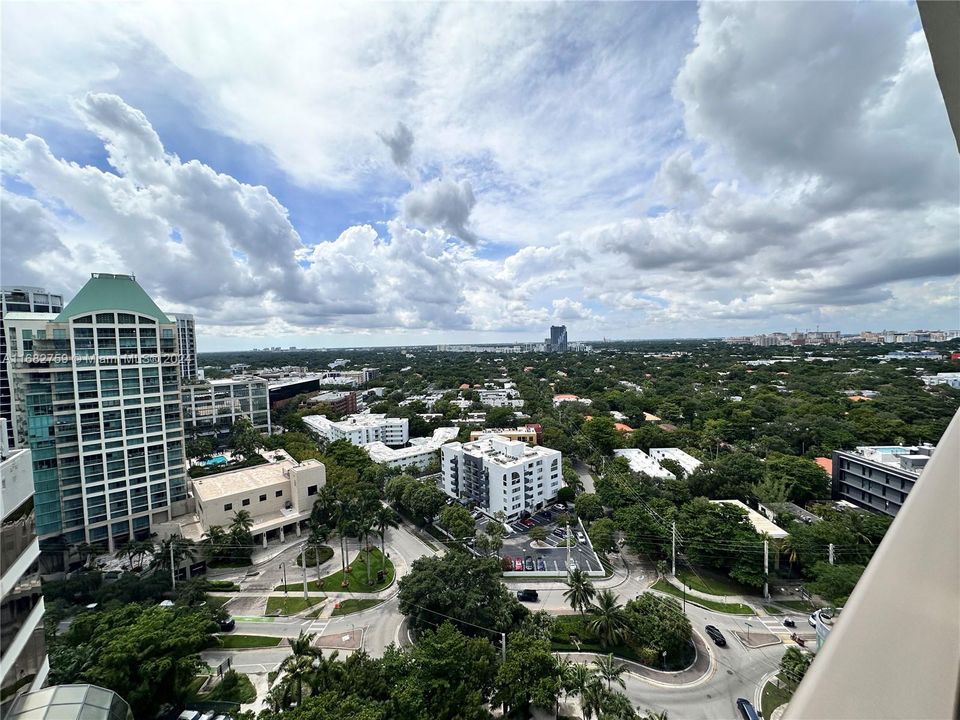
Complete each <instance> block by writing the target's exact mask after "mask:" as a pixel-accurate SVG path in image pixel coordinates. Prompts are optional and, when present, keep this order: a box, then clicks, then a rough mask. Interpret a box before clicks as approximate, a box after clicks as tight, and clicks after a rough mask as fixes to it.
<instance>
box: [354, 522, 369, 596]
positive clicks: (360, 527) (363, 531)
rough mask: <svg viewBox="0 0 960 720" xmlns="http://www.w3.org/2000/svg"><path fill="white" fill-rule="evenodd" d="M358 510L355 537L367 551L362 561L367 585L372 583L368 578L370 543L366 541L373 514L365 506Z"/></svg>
mask: <svg viewBox="0 0 960 720" xmlns="http://www.w3.org/2000/svg"><path fill="white" fill-rule="evenodd" d="M358 510H359V514H358V515H357V520H356V525H355V529H356V532H357V537H358V538H359V539H360V541H361V542H362V543H363V547H364V548H366V551H367V559H366V562H365V563H364V564H365V565H366V566H367V585H373V580H372V579H371V578H370V544H369V543H368V539H369V537H370V533H371V532H372V531H373V515H372V514H371V513H369V512H367V511H366V508H363V507H360V508H358Z"/></svg>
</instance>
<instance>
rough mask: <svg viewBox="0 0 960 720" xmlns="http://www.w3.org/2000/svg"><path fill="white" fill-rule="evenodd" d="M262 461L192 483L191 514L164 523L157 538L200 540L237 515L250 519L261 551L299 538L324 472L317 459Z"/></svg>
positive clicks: (282, 455) (274, 456)
mask: <svg viewBox="0 0 960 720" xmlns="http://www.w3.org/2000/svg"><path fill="white" fill-rule="evenodd" d="M268 457H269V459H270V462H268V463H266V464H264V465H257V466H255V467H250V468H243V469H241V470H233V471H230V472H224V473H219V474H217V475H210V476H208V477H204V478H196V479H194V480H193V482H192V485H193V498H194V501H195V512H194V513H192V514H188V515H181V516H180V517H176V518H174V519H173V520H172V521H171V522H170V523H164V525H163V527H162V528H161V529H159V530H160V531H161V535H163V536H165V537H166V536H170V535H175V534H179V535H182V536H183V537H185V538H190V539H193V540H200V538H202V537H203V534H204V533H205V532H207V531H208V530H209V529H210V528H211V527H214V526H215V525H219V526H220V527H223V528H226V527H228V526H229V525H230V523H231V521H232V520H233V517H234V514H235V513H236V512H237V511H239V510H246V511H247V512H249V513H250V516H251V517H252V518H253V527H252V528H251V530H250V532H251V534H252V535H253V539H254V542H257V543H260V544H262V545H263V546H264V547H266V545H267V542H268V540H276V539H279V540H280V542H283V541H284V540H285V539H286V536H287V535H289V534H291V533H294V534H296V535H297V536H299V535H300V534H301V527H302V525H303V524H304V523H305V522H306V521H307V520H309V518H310V510H311V509H312V508H313V502H314V498H315V496H316V494H317V492H319V490H320V488H321V487H323V486H324V485H325V484H326V482H327V470H326V468H325V467H324V465H323V463H322V462H320V461H319V460H305V461H304V462H302V463H298V462H297V461H296V460H294V459H293V458H292V457H290V455H288V454H287V453H286V452H284V451H283V450H277V451H271V452H269V453H268Z"/></svg>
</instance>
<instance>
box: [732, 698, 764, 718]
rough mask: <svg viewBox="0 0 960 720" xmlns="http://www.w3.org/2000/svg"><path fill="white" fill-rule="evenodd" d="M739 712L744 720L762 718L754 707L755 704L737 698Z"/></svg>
mask: <svg viewBox="0 0 960 720" xmlns="http://www.w3.org/2000/svg"><path fill="white" fill-rule="evenodd" d="M737 710H739V711H740V714H741V715H742V716H743V720H760V716H759V715H758V714H757V711H756V710H755V709H754V707H753V703H752V702H750V701H749V700H747V699H746V698H737Z"/></svg>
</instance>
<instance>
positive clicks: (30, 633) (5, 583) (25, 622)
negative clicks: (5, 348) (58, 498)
mask: <svg viewBox="0 0 960 720" xmlns="http://www.w3.org/2000/svg"><path fill="white" fill-rule="evenodd" d="M6 425H7V422H6V420H5V419H4V420H0V426H2V427H0V429H3V430H6ZM0 476H2V478H3V483H2V486H0V521H2V524H0V715H2V714H4V711H5V710H6V709H7V707H8V705H7V703H9V702H11V701H12V700H13V697H14V696H15V695H16V694H17V693H18V692H22V691H27V690H31V689H36V688H39V687H40V686H41V685H43V683H44V681H45V680H46V676H47V670H48V668H49V665H48V663H47V648H46V642H45V640H44V635H43V612H44V608H43V595H42V594H41V592H40V575H39V573H38V569H37V559H38V558H39V557H40V543H39V542H38V540H37V532H36V526H35V523H34V518H33V502H32V500H33V470H32V463H31V458H30V451H29V450H26V449H18V450H11V449H10V448H9V446H8V445H7V442H6V434H5V433H4V434H3V436H2V437H0Z"/></svg>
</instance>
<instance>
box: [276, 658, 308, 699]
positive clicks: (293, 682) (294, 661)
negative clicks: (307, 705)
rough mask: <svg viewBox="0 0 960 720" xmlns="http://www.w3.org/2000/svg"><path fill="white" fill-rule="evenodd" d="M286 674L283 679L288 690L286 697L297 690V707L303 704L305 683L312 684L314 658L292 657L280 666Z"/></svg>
mask: <svg viewBox="0 0 960 720" xmlns="http://www.w3.org/2000/svg"><path fill="white" fill-rule="evenodd" d="M280 667H281V669H282V670H284V671H285V672H286V675H284V678H283V686H284V687H285V688H286V693H285V694H286V696H287V697H289V694H290V690H292V689H293V688H296V690H297V694H296V698H297V707H299V706H300V705H302V704H303V683H304V682H306V683H307V684H308V685H309V684H310V678H311V677H312V676H313V674H314V667H313V658H312V657H308V656H306V655H290V656H289V657H287V658H286V659H285V660H284V661H283V663H282V664H281V665H280Z"/></svg>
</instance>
